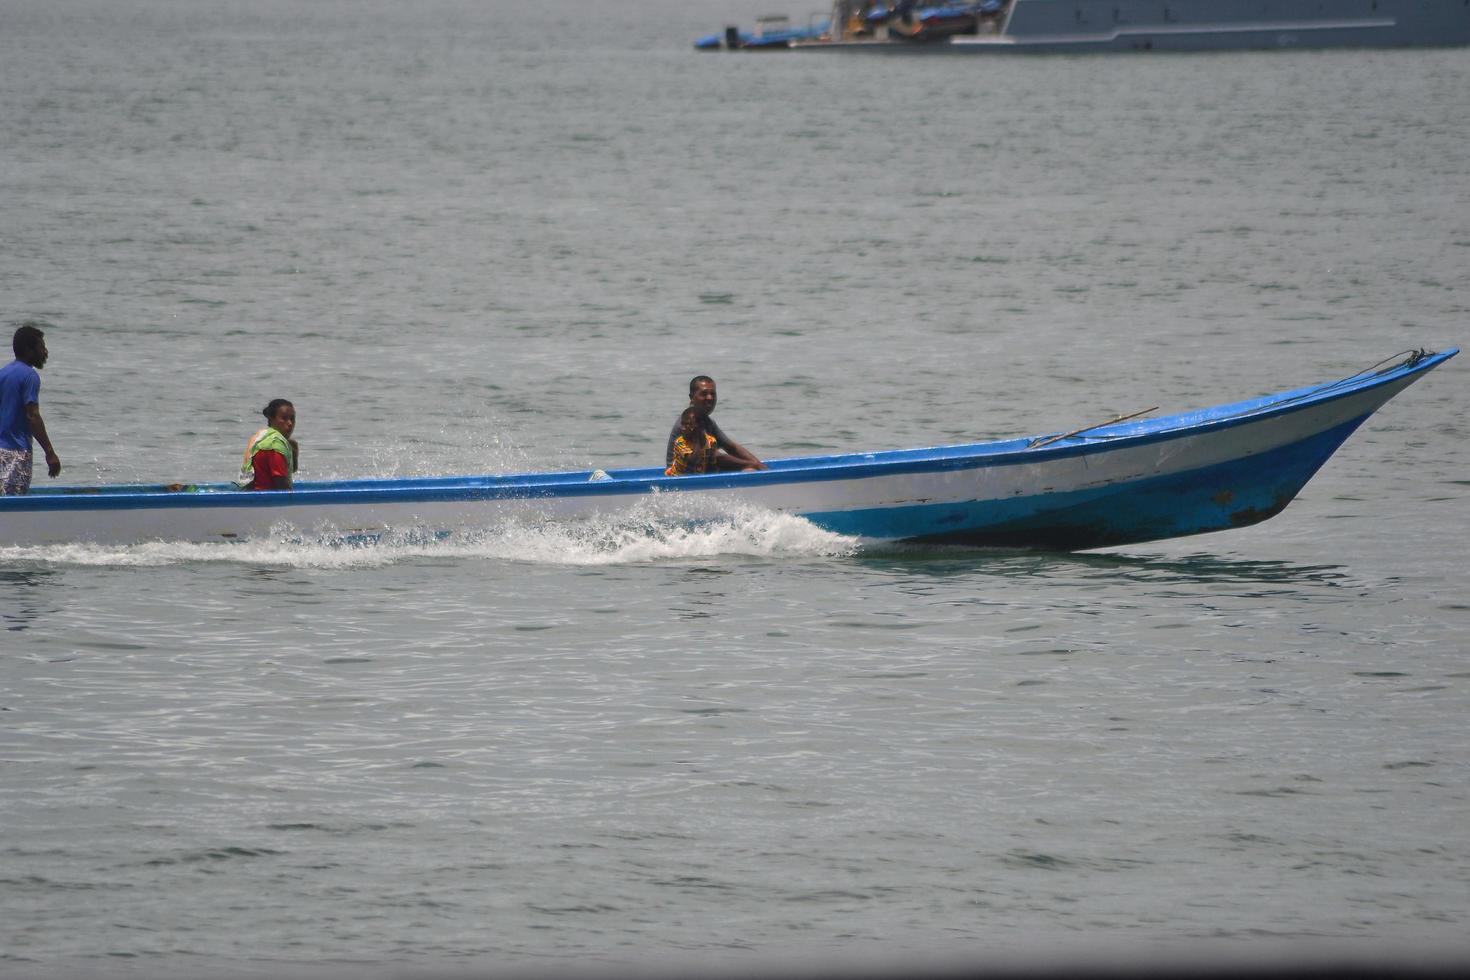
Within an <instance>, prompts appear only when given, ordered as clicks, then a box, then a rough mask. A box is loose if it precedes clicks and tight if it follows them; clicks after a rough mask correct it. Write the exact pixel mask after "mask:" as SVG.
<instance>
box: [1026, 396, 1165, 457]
mask: <svg viewBox="0 0 1470 980" xmlns="http://www.w3.org/2000/svg"><path fill="white" fill-rule="evenodd" d="M1158 410H1159V406H1157V405H1155V406H1154V407H1153V408H1142V409H1139V410H1138V411H1136V412H1129V413H1128V414H1127V415H1119V416H1117V417H1115V418H1110V419H1108V420H1107V421H1106V422H1094V423H1092V424H1091V425H1084V426H1083V427H1082V428H1080V429H1073V430H1072V431H1071V432H1063V433H1062V434H1061V435H1059V436H1048V437H1047V438H1045V439H1039V440H1037V441H1036V442H1033V443H1032V444H1031V445H1029V446H1027V447H1026V448H1027V449H1040V448H1041V447H1042V446H1050V445H1051V444H1052V443H1054V442H1060V441H1062V440H1063V439H1070V438H1072V437H1073V436H1080V435H1081V434H1082V433H1084V432H1091V431H1092V430H1093V429H1101V428H1102V427H1103V426H1105V425H1112V424H1113V423H1114V422H1126V421H1128V420H1129V419H1136V418H1138V417H1139V416H1140V415H1147V414H1148V413H1149V412H1157V411H1158Z"/></svg>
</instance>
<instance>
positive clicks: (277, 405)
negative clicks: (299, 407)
mask: <svg viewBox="0 0 1470 980" xmlns="http://www.w3.org/2000/svg"><path fill="white" fill-rule="evenodd" d="M287 405H291V403H290V402H289V401H287V400H286V399H284V398H272V399H271V403H270V404H269V405H267V406H266V407H265V408H262V409H261V410H260V411H261V413H262V414H264V415H265V420H266V421H267V422H269V421H270V420H271V419H273V418H275V417H276V413H277V412H279V411H280V410H281V409H283V408H285V407H286V406H287ZM291 407H292V408H295V407H296V406H295V405H291Z"/></svg>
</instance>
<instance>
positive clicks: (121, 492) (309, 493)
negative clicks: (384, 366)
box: [0, 347, 1459, 515]
mask: <svg viewBox="0 0 1470 980" xmlns="http://www.w3.org/2000/svg"><path fill="white" fill-rule="evenodd" d="M1458 353H1459V349H1458V348H1453V347H1452V348H1447V349H1446V350H1444V351H1440V352H1428V353H1424V354H1423V356H1420V357H1418V358H1417V359H1415V358H1414V357H1412V356H1411V357H1410V358H1408V359H1406V360H1404V361H1401V362H1399V363H1397V364H1395V365H1393V366H1391V367H1387V368H1384V369H1382V370H1377V371H1372V369H1370V371H1371V373H1370V372H1369V371H1365V372H1359V373H1358V374H1354V375H1349V376H1347V377H1345V378H1342V379H1339V380H1336V381H1326V382H1321V383H1319V384H1315V385H1308V386H1305V387H1302V388H1296V389H1292V390H1288V391H1284V392H1279V393H1276V394H1271V395H1264V396H1261V397H1258V398H1253V399H1247V400H1244V401H1239V402H1233V403H1229V404H1224V405H1217V406H1212V407H1208V408H1202V409H1193V410H1188V411H1184V412H1178V413H1174V414H1171V415H1167V416H1163V417H1160V418H1156V419H1142V420H1137V421H1131V422H1118V423H1104V424H1102V425H1099V426H1098V427H1096V428H1094V429H1089V430H1086V431H1084V432H1080V433H1077V434H1074V435H1071V436H1067V437H1065V438H1062V439H1058V440H1057V441H1055V442H1051V443H1048V444H1046V445H1035V443H1037V442H1038V441H1040V440H1044V439H1048V438H1051V436H1050V435H1041V436H1031V437H1024V438H1012V439H1002V440H995V441H991V442H980V443H958V444H949V445H939V446H930V447H922V448H913V449H889V450H877V451H873V452H858V453H842V454H836V455H827V456H793V457H783V458H781V459H775V460H771V461H770V462H769V465H770V469H767V470H763V471H754V472H721V473H704V474H693V475H688V476H677V477H671V476H667V475H666V474H665V473H664V471H663V470H662V469H661V468H658V467H638V468H631V469H621V470H619V469H614V470H610V471H606V472H607V476H608V477H609V478H608V479H606V480H593V479H591V477H592V475H593V474H594V473H595V472H596V471H593V470H570V471H562V472H552V473H525V474H513V475H507V476H495V475H478V476H442V477H405V478H390V479H382V478H365V479H350V480H339V481H320V482H318V481H311V482H305V483H300V484H297V486H296V488H294V489H293V490H291V491H288V492H263V491H252V490H241V489H239V488H237V487H235V486H234V485H233V484H218V483H216V484H200V485H196V487H195V488H194V489H195V491H196V492H190V491H187V490H185V491H170V490H168V489H166V488H164V487H161V486H156V485H150V486H149V488H148V489H139V490H138V491H137V492H129V491H128V490H126V489H125V488H116V487H114V488H107V487H89V486H82V485H79V486H62V487H50V488H46V489H44V490H41V491H39V492H36V493H32V494H28V495H25V496H10V497H0V515H3V514H4V513H5V512H7V511H9V512H17V513H26V512H45V511H68V510H79V511H91V510H138V509H175V508H198V507H205V508H211V509H212V508H219V507H225V508H239V507H265V508H289V507H315V506H321V505H323V504H329V503H341V504H345V505H349V506H350V505H355V504H378V503H438V502H452V501H494V500H537V499H548V498H556V497H599V496H606V497H610V498H617V497H623V498H626V497H633V496H639V495H643V494H648V493H663V492H678V493H684V492H690V491H703V492H709V491H721V490H731V489H737V488H751V487H759V486H771V485H782V484H792V483H810V482H830V481H836V480H855V479H865V478H870V477H875V476H899V475H908V474H913V473H923V472H946V471H958V470H967V469H977V468H981V467H1000V466H1012V465H1031V464H1035V463H1038V462H1054V461H1058V460H1063V459H1067V458H1069V457H1074V456H1086V455H1091V454H1096V453H1100V452H1109V451H1115V450H1118V449H1122V448H1132V447H1138V446H1145V445H1149V444H1152V443H1157V442H1163V441H1168V440H1171V439H1178V438H1184V437H1188V436H1193V435H1198V434H1202V433H1214V432H1218V431H1223V430H1226V429H1230V428H1234V427H1237V426H1240V425H1246V424H1251V423H1255V422H1259V421H1263V420H1266V419H1270V418H1273V417H1278V416H1282V415H1287V414H1291V413H1294V412H1298V411H1302V410H1304V409H1307V408H1310V407H1314V406H1318V405H1324V404H1328V403H1330V402H1333V401H1338V400H1341V399H1343V398H1347V397H1350V396H1352V395H1355V394H1360V393H1362V392H1365V391H1370V390H1373V389H1375V388H1380V387H1383V386H1386V385H1390V384H1394V383H1396V382H1398V381H1403V380H1409V381H1412V380H1417V378H1418V377H1419V376H1422V375H1423V374H1424V373H1426V372H1428V371H1430V370H1432V369H1434V368H1435V367H1437V366H1438V365H1440V364H1442V363H1444V362H1445V361H1447V360H1449V359H1450V358H1451V357H1454V356H1455V355H1456V354H1458ZM140 486H141V485H140Z"/></svg>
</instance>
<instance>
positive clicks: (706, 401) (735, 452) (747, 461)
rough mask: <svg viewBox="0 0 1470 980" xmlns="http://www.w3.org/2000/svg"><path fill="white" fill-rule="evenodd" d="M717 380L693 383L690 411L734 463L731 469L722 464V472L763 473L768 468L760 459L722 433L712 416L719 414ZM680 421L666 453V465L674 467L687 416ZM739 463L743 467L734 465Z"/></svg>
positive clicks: (703, 377) (703, 378)
mask: <svg viewBox="0 0 1470 980" xmlns="http://www.w3.org/2000/svg"><path fill="white" fill-rule="evenodd" d="M716 401H717V398H716V395H715V380H714V378H711V377H709V376H708V375H704V374H701V375H699V376H698V377H695V378H693V379H692V380H691V381H690V382H689V407H690V408H692V409H694V410H695V411H697V412H698V413H699V415H700V422H701V426H702V427H703V429H704V431H705V432H706V433H708V434H709V435H711V436H713V437H714V440H715V443H716V445H718V446H719V447H720V449H721V450H723V452H724V456H723V458H725V459H729V460H731V465H725V464H721V465H720V467H719V468H720V469H740V470H763V469H765V468H766V464H765V463H762V462H761V461H760V460H759V459H757V458H756V456H755V454H754V453H752V452H751V451H750V450H748V449H746V448H745V447H744V446H742V445H740V443H738V442H736V441H735V440H734V439H731V438H730V437H729V436H727V435H725V433H723V432H721V431H720V427H719V426H718V425H716V424H715V420H714V419H712V418H710V413H712V412H713V411H714V410H715V402H716ZM679 418H680V421H678V422H675V423H674V427H673V429H671V430H670V431H669V444H668V448H667V449H666V450H665V451H664V465H665V466H673V465H674V442H675V440H677V439H678V438H679V435H680V433H681V432H682V428H683V416H682V415H681V416H680V417H679ZM736 463H738V464H739V465H734V464H736Z"/></svg>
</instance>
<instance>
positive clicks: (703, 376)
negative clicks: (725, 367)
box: [689, 374, 715, 395]
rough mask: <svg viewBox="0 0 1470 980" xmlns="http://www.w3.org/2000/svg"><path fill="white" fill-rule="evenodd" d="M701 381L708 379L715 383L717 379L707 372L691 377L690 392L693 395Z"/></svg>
mask: <svg viewBox="0 0 1470 980" xmlns="http://www.w3.org/2000/svg"><path fill="white" fill-rule="evenodd" d="M701 381H708V382H709V383H710V384H714V383H715V379H714V378H711V377H710V376H709V375H707V374H701V375H699V377H697V378H690V379H689V394H691V395H692V394H694V389H695V388H698V387H699V383H700V382H701Z"/></svg>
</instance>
